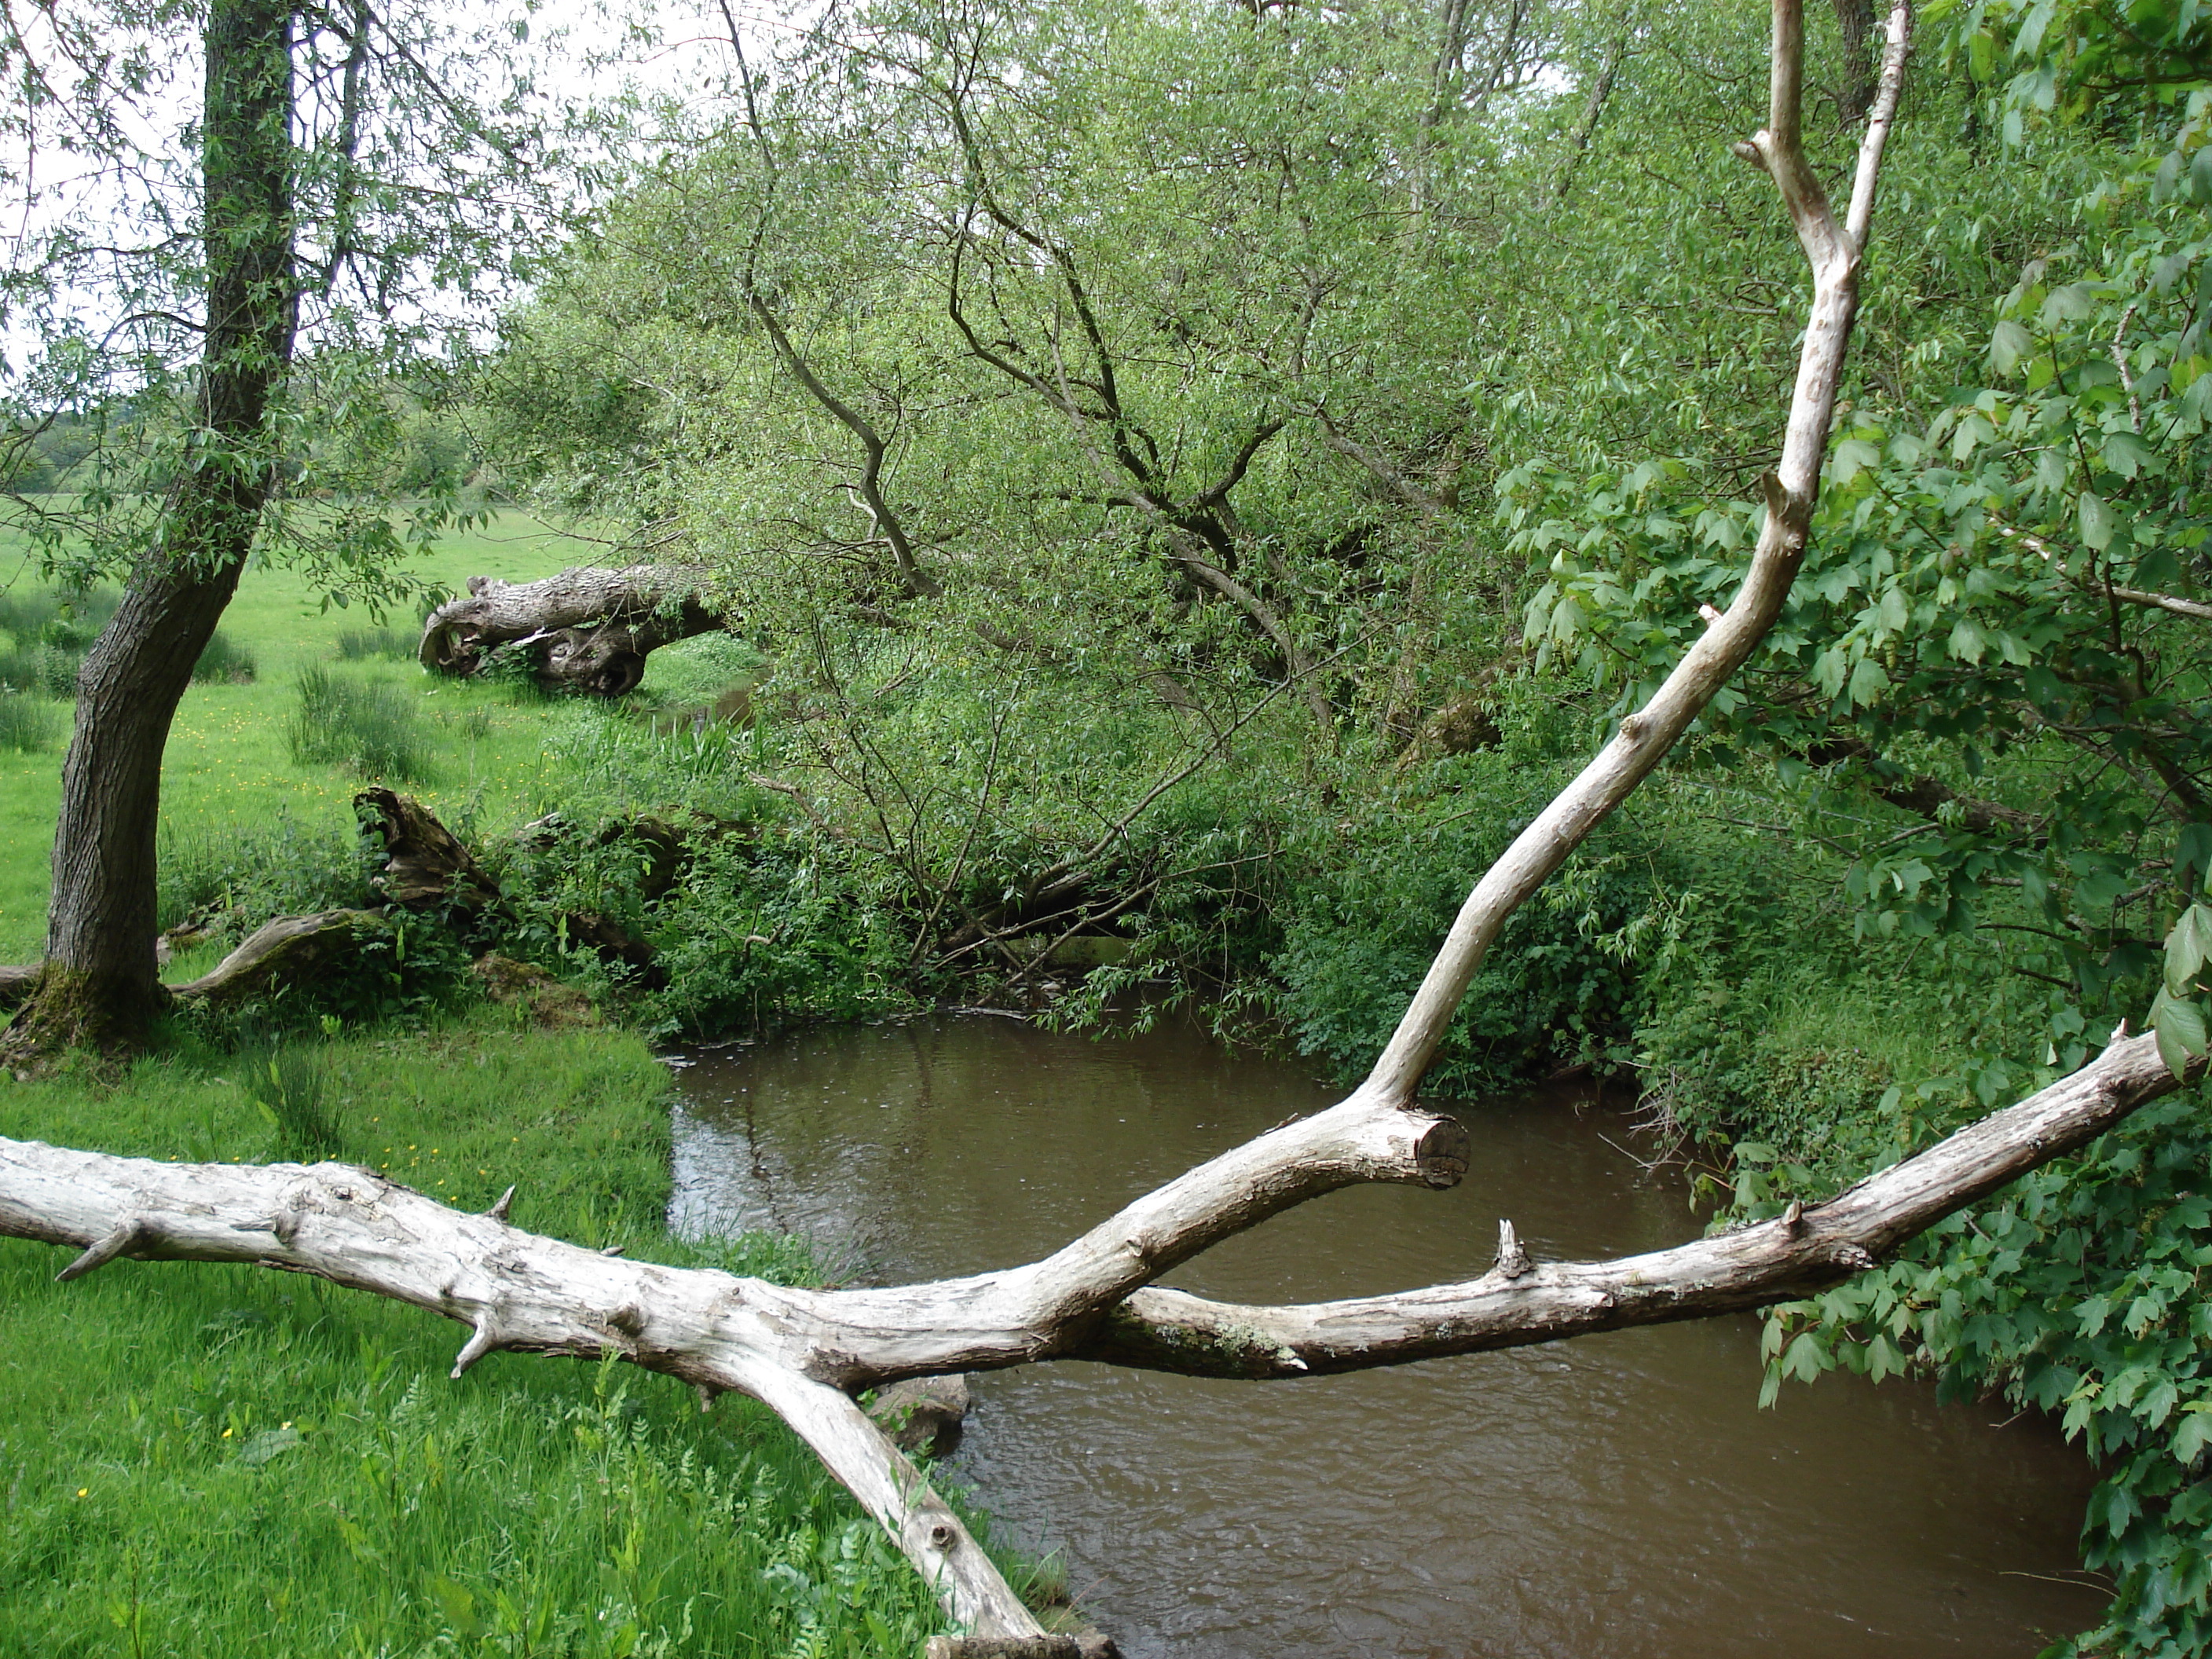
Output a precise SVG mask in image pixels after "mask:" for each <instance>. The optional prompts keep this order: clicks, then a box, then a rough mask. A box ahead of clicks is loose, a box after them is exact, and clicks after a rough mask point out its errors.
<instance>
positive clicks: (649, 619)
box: [416, 564, 732, 697]
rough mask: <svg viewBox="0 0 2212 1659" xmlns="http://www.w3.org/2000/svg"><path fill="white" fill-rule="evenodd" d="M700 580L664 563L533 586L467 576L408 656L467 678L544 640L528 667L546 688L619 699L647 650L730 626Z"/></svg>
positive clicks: (641, 674) (567, 573)
mask: <svg viewBox="0 0 2212 1659" xmlns="http://www.w3.org/2000/svg"><path fill="white" fill-rule="evenodd" d="M705 582H706V572H704V571H703V570H699V569H696V568H691V567H689V566H685V565H667V564H634V565H630V566H628V567H626V568H623V569H620V570H605V569H597V568H582V569H575V570H564V571H562V573H561V574H559V575H557V576H548V577H546V578H545V579H544V580H542V581H534V582H507V581H501V580H499V579H498V578H497V577H495V576H471V577H470V578H469V591H468V595H467V597H466V598H465V599H451V600H448V601H447V603H446V604H444V605H440V606H439V607H438V608H437V609H436V610H435V611H432V612H431V613H430V615H429V617H428V618H427V619H426V620H425V621H424V622H423V623H422V646H421V647H420V648H419V649H418V650H417V652H416V655H417V656H418V657H419V658H420V659H421V660H422V666H423V667H425V668H428V669H430V670H431V671H434V672H436V673H440V674H455V675H460V676H464V677H465V676H467V675H471V674H475V673H478V672H480V671H482V670H483V667H484V665H485V664H486V663H487V662H489V660H490V659H491V657H492V655H493V653H495V652H497V651H499V650H500V649H501V647H506V648H508V649H523V648H527V647H534V646H542V647H544V648H543V650H542V651H541V652H539V653H538V658H537V665H536V669H535V672H536V675H537V678H538V682H539V683H540V684H543V685H544V686H546V687H547V688H548V689H562V688H565V689H567V690H575V691H589V692H591V693H592V694H593V695H595V696H602V697H620V696H627V695H628V694H629V693H630V692H632V691H635V690H636V689H637V684H638V682H639V681H640V680H641V679H643V678H645V659H646V657H647V654H648V653H652V652H653V651H656V650H658V649H659V647H662V646H664V645H671V644H673V643H674V642H675V641H678V640H688V639H690V637H691V636H692V635H695V634H711V633H714V632H715V631H716V630H717V629H723V628H726V627H728V626H729V624H730V622H731V620H732V619H731V618H730V617H727V616H726V614H725V613H724V612H723V611H721V610H720V608H719V607H718V606H716V605H714V604H713V603H712V602H711V601H709V600H708V599H706V598H705V597H703V589H704V586H705Z"/></svg>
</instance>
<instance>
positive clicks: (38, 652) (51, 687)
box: [0, 643, 84, 699]
mask: <svg viewBox="0 0 2212 1659" xmlns="http://www.w3.org/2000/svg"><path fill="white" fill-rule="evenodd" d="M83 666H84V653H83V652H82V651H72V650H70V649H67V648H65V647H62V646H58V645H41V644H37V643H33V644H30V645H18V646H11V647H9V648H7V649H6V650H0V685H4V686H6V687H7V688H8V689H9V690H13V691H23V692H28V693H31V694H33V695H34V696H45V697H56V698H62V699H69V698H73V697H75V696H76V676H77V671H78V670H79V669H80V668H82V667H83Z"/></svg>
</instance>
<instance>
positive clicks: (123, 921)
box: [7, 0, 295, 1055]
mask: <svg viewBox="0 0 2212 1659" xmlns="http://www.w3.org/2000/svg"><path fill="white" fill-rule="evenodd" d="M291 23H292V15H291V8H290V5H289V0H213V4H212V5H211V7H210V11H209V14H208V19H207V22H206V26H205V31H206V32H205V45H206V58H207V63H206V85H205V108H204V115H203V128H202V137H201V172H202V179H203V183H204V191H205V205H204V214H205V223H204V238H205V249H206V252H205V258H206V274H207V284H208V299H207V319H208V325H207V346H206V352H205V355H204V358H203V362H202V369H201V376H200V407H199V416H200V422H201V427H200V429H199V430H198V431H197V432H196V433H193V434H192V435H191V447H190V452H189V453H187V454H186V455H185V456H183V457H180V462H179V467H178V471H177V483H175V485H174V486H173V489H172V491H171V494H170V497H169V500H168V501H167V502H166V503H165V504H164V507H163V509H162V511H161V516H160V519H159V520H158V523H157V528H156V530H155V535H154V538H153V541H152V544H151V545H150V546H149V548H148V549H147V550H146V551H145V553H144V555H143V556H142V557H141V558H140V560H139V562H138V565H137V569H136V570H135V571H134V572H133V574H132V576H131V581H130V584H129V586H128V587H127V588H126V589H125V592H124V596H123V603H122V605H120V606H119V607H118V610H117V611H116V613H115V617H114V619H113V620H112V621H111V622H110V623H108V625H107V628H106V631H105V632H103V633H102V634H101V635H100V639H99V640H98V641H97V642H96V643H95V644H94V646H93V648H92V651H91V653H90V654H88V656H87V657H86V659H85V663H84V668H83V671H82V673H81V674H80V676H79V678H78V682H77V686H78V691H77V703H76V732H75V735H74V736H73V737H72V738H71V739H70V750H69V757H68V758H67V760H66V761H65V762H64V764H63V768H62V802H61V815H60V819H59V822H58V824H57V826H56V829H55V832H54V851H53V896H52V901H51V903H50V908H49V909H48V912H47V924H46V966H45V971H44V973H43V974H42V975H41V976H40V981H39V985H38V988H37V990H36V991H35V992H34V993H33V996H32V998H31V1000H30V1002H29V1005H28V1006H27V1007H26V1008H25V1009H24V1010H23V1011H22V1012H21V1013H20V1014H19V1015H18V1016H17V1018H16V1019H15V1024H14V1025H13V1026H12V1027H11V1028H10V1030H9V1034H8V1038H7V1048H8V1049H9V1052H10V1053H13V1054H19V1055H26V1054H33V1053H43V1052H46V1051H48V1050H50V1049H52V1048H55V1047H58V1046H63V1045H68V1044H84V1045H88V1046H91V1047H94V1048H103V1049H106V1048H130V1047H131V1046H134V1045H135V1044H137V1042H140V1041H141V1040H143V1036H144V1033H145V1030H146V1027H147V1024H148V1023H149V1021H150V1020H151V1019H152V1018H154V1017H155V1015H156V1014H158V1013H159V1012H161V1010H162V1009H163V1008H164V1007H165V1006H167V1001H168V997H167V993H166V992H164V991H163V990H162V988H161V978H160V969H159V966H158V964H157V963H155V957H154V936H155V932H156V931H157V930H156V928H155V919H156V896H155V827H156V824H157V823H158V822H159V816H160V806H161V755H162V750H163V749H164V747H165V746H166V745H167V742H168V737H169V726H170V724H171V722H172V721H173V720H174V719H175V717H176V712H177V705H178V703H179V702H180V701H181V700H182V699H183V697H184V694H185V687H186V686H188V685H189V684H191V675H192V665H193V664H195V663H196V662H197V661H198V660H199V655H200V653H201V651H202V650H204V648H205V647H206V645H207V642H208V641H209V640H210V638H211V637H212V636H213V635H214V633H215V626H216V621H217V619H218V618H219V617H222V612H223V608H224V607H225V606H226V605H228V604H229V603H230V599H231V595H232V594H233V593H234V592H236V590H237V587H238V579H239V575H240V572H241V571H243V569H244V568H245V565H246V555H247V554H248V553H250V552H251V551H252V549H253V541H254V536H255V534H256V532H257V531H258V528H259V526H260V521H261V509H262V507H263V504H264V502H265V501H267V500H268V497H269V495H270V490H271V489H272V487H273V486H274V484H275V483H276V478H277V466H276V462H277V454H276V452H277V447H278V446H277V445H276V442H275V441H273V439H272V437H271V435H270V433H269V432H268V430H267V416H268V413H269V405H270V394H271V392H272V391H273V389H274V388H275V386H276V384H277V381H278V380H279V379H280V377H281V376H282V375H283V373H284V370H285V368H286V366H287V364H288V363H289V361H290V358H291V354H292V338H293V331H294V325H295V304H294V297H293V261H292V201H291V169H292V159H293V158H292V140H291V132H290V121H291V112H292V80H291V76H292V32H291Z"/></svg>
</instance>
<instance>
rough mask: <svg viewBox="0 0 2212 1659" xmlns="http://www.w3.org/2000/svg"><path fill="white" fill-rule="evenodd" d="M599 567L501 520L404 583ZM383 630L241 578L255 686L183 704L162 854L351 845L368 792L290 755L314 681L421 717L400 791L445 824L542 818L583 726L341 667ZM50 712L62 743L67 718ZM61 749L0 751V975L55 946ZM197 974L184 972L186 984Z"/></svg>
mask: <svg viewBox="0 0 2212 1659" xmlns="http://www.w3.org/2000/svg"><path fill="white" fill-rule="evenodd" d="M603 552H604V544H602V543H599V542H595V541H589V540H582V539H579V538H574V537H569V536H566V535H563V534H562V533H560V532H556V531H555V530H552V529H550V528H548V527H547V526H544V525H542V524H540V523H539V522H538V521H537V520H532V519H530V518H527V517H526V516H524V515H522V514H520V513H502V514H501V515H499V516H498V517H497V518H496V519H495V520H494V521H493V522H492V523H490V524H489V525H488V526H483V527H481V528H478V529H476V530H472V531H471V532H466V533H465V534H457V535H452V536H449V537H447V538H446V539H445V540H444V541H442V542H441V543H440V544H438V546H437V548H436V549H435V551H434V552H433V553H432V554H430V555H429V556H427V557H425V558H423V559H422V560H420V561H419V562H416V563H415V564H413V565H411V566H410V567H409V569H410V574H413V575H414V576H415V577H416V578H417V579H418V580H421V581H422V582H424V583H435V584H437V585H439V586H443V587H446V588H447V589H451V590H453V591H459V589H460V587H461V586H462V585H463V584H464V583H465V580H467V578H469V577H470V576H472V575H479V574H483V575H495V576H501V577H504V578H506V579H507V580H511V581H527V580H533V579H535V578H537V577H539V576H545V575H550V574H552V573H554V572H555V571H557V570H560V569H562V568H565V567H567V566H568V565H573V564H581V563H588V562H592V559H593V558H594V557H595V556H599V555H601V554H603ZM41 586H44V584H43V583H42V582H41V580H40V574H39V572H38V571H37V570H36V569H35V568H32V566H31V564H30V562H29V561H28V560H27V557H26V556H24V555H23V553H22V552H21V548H20V545H17V546H15V547H14V548H13V549H12V550H11V548H10V547H9V545H8V544H5V543H4V542H0V593H7V592H27V591H30V590H33V589H36V588H40V587H41ZM375 626H376V624H375V623H374V622H373V621H372V620H371V619H370V618H369V617H367V616H365V615H364V614H362V611H360V610H359V609H357V608H356V609H349V610H339V609H337V608H336V607H331V608H328V609H325V607H324V606H323V605H321V603H320V596H319V594H318V593H317V592H314V591H313V589H312V588H311V587H310V586H308V585H307V583H306V582H305V581H304V580H302V579H301V577H300V576H298V575H297V574H294V573H293V572H290V571H288V570H282V569H264V568H256V569H252V570H250V571H249V572H248V573H247V574H246V578H245V580H244V581H243V582H241V583H240V587H239V593H238V598H237V599H235V600H234V602H233V604H232V605H231V606H230V609H229V611H228V613H226V615H225V617H224V619H223V623H222V632H223V633H224V634H225V635H227V636H228V637H229V638H230V640H231V641H233V642H234V643H235V644H237V645H239V646H241V647H245V649H246V650H247V651H248V652H250V653H252V657H253V659H254V660H255V664H256V667H257V674H256V678H254V679H253V680H252V682H250V683H248V684H195V685H194V686H193V687H192V688H191V690H190V691H188V692H187V693H186V694H185V700H184V703H183V706H182V707H181V708H179V711H178V714H177V721H176V726H175V727H174V729H173V732H172V733H171V735H170V739H169V745H168V750H167V757H166V761H165V764H164V767H163V771H162V787H161V829H162V836H163V838H164V842H165V843H171V842H175V841H176V840H178V839H179V838H180V837H184V838H189V837H193V836H199V837H218V838H219V837H221V836H223V835H225V834H226V833H228V832H231V831H236V830H240V829H247V830H258V831H266V830H268V829H271V828H273V827H275V826H276V825H277V824H278V823H281V822H284V821H289V823H292V824H293V825H294V826H295V827H296V828H298V829H303V830H306V831H308V832H311V833H313V832H327V831H330V830H333V829H337V830H343V829H344V828H345V827H346V826H347V825H349V823H350V822H351V813H350V811H349V805H348V804H349V801H350V800H351V799H352V796H353V794H354V793H355V791H356V789H358V788H359V787H361V780H360V778H358V777H357V776H356V775H353V774H352V773H351V772H350V771H349V770H348V769H344V768H343V767H341V766H337V765H319V764H307V765H302V764H301V763H297V762H295V760H294V759H293V758H292V757H291V755H290V753H289V750H288V748H287V744H286V740H285V730H286V725H287V722H288V720H289V718H290V716H291V714H292V711H293V710H294V708H295V707H296V704H297V700H298V692H297V684H298V682H299V679H300V677H301V674H302V673H304V672H305V671H307V670H309V669H311V668H314V667H317V666H321V667H324V668H325V669H326V670H327V671H329V672H330V673H331V675H333V676H334V677H337V678H340V679H343V680H346V681H364V682H372V683H380V684H388V685H390V686H392V687H393V688H395V689H396V690H398V691H400V692H401V693H402V694H404V696H406V697H407V698H409V699H411V700H412V701H413V702H414V703H415V705H416V708H417V710H418V712H419V714H421V716H422V726H423V728H424V729H425V731H426V732H427V734H428V738H429V742H430V748H431V762H432V765H431V771H430V775H429V776H428V778H427V779H426V780H424V781H421V782H410V783H402V784H400V785H398V787H403V788H405V789H407V790H408V791H409V792H410V793H414V794H416V795H419V796H421V797H422V799H425V800H427V801H428V803H429V804H430V805H431V806H432V808H433V810H434V811H436V812H438V813H439V815H440V816H441V817H444V818H446V819H447V821H448V822H449V823H460V824H472V825H474V826H476V827H477V828H478V829H482V830H484V831H486V832H495V831H497V830H499V829H503V828H506V827H510V826H511V825H513V824H514V823H520V822H522V821H524V820H525V819H526V818H529V817H535V816H537V815H538V812H540V811H544V810H546V807H547V806H548V805H550V804H551V802H552V801H553V799H555V798H556V795H557V793H558V785H559V783H560V781H561V779H562V770H561V767H560V764H559V763H558V762H557V761H556V760H554V759H552V758H550V757H549V755H548V753H547V749H546V744H545V736H546V732H547V731H548V729H549V726H552V725H556V724H558V723H559V721H560V720H562V718H564V716H565V717H567V718H571V719H573V718H574V715H573V711H569V710H564V709H563V708H562V706H561V705H557V704H533V703H532V702H527V701H523V702H517V701H516V700H515V699H514V698H513V697H512V696H510V695H508V694H507V692H505V691H504V690H501V689H500V688H497V687H493V686H483V685H473V684H456V683H454V682H451V681H441V680H436V679H433V678H430V677H429V676H428V675H426V674H424V673H423V672H422V670H420V669H419V668H418V667H417V666H416V665H415V663H414V661H413V660H412V658H411V655H410V656H406V657H401V658H398V659H394V658H391V657H379V656H371V657H367V658H364V659H356V660H350V661H346V660H341V659H340V656H339V650H340V641H341V640H342V639H343V636H345V635H348V634H356V635H358V634H362V633H366V632H368V631H371V630H373V629H374V628H375ZM385 626H386V627H387V628H389V629H392V630H393V631H394V632H395V633H397V634H398V635H401V636H403V637H404V638H407V639H411V638H412V637H413V635H414V632H415V628H414V616H413V614H412V612H410V613H409V614H407V615H405V616H400V617H387V618H386V623H385ZM0 643H4V641H0ZM706 644H707V642H704V641H692V642H689V643H688V644H686V645H684V646H677V647H670V648H669V649H668V650H665V651H663V652H659V653H655V655H654V657H653V661H652V671H651V673H650V674H649V675H648V676H647V684H646V686H645V687H644V688H643V694H644V695H645V696H647V697H648V698H650V697H653V696H656V695H657V696H663V697H667V698H670V699H672V700H674V701H677V702H683V701H686V700H689V699H690V698H691V697H692V696H694V683H695V682H698V681H700V680H701V678H702V675H703V676H704V678H705V679H707V680H709V681H711V680H712V679H713V678H714V669H713V668H712V667H711V666H710V665H708V664H707V663H704V662H702V660H701V653H702V648H703V647H705V646H706ZM703 695H705V696H711V695H712V693H711V690H708V691H706V692H704V694H703ZM52 707H53V708H54V709H55V711H56V716H57V724H58V725H59V726H60V727H61V730H62V732H64V733H65V732H66V730H67V724H66V723H67V720H68V718H69V714H70V710H69V708H68V706H67V705H66V704H61V703H56V704H54V705H52ZM64 741H65V738H57V740H56V741H55V742H54V743H53V744H52V746H51V747H50V748H48V749H46V750H44V751H43V752H40V753H33V754H23V753H18V752H14V751H12V750H6V749H0V962H26V961H29V960H32V959H33V958H34V957H36V956H37V954H38V952H39V950H40V945H41V944H42V942H43V940H44V938H45V929H46V895H47V891H48V889H49V885H50V879H49V873H48V860H49V859H50V857H51V854H52V846H53V827H54V818H55V815H56V813H57V811H58V806H59V801H60V774H61V759H62V750H63V744H64ZM200 965H202V964H199V963H197V962H191V963H180V964H179V970H180V971H184V970H188V969H197V967H199V966H200Z"/></svg>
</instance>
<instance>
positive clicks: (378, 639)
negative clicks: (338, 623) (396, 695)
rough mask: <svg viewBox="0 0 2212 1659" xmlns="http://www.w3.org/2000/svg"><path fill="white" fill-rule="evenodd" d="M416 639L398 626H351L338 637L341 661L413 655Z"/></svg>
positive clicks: (361, 660)
mask: <svg viewBox="0 0 2212 1659" xmlns="http://www.w3.org/2000/svg"><path fill="white" fill-rule="evenodd" d="M415 646H416V641H414V639H413V638H412V637H410V635H405V634H403V633H401V632H400V631H399V630H398V629H396V628H349V629H347V630H346V631H345V632H344V633H343V634H341V635H338V637H337V653H338V660H339V661H340V662H366V661H368V660H370V659H373V658H377V657H388V658H392V659H399V658H403V657H412V656H413V655H414V654H415Z"/></svg>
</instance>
